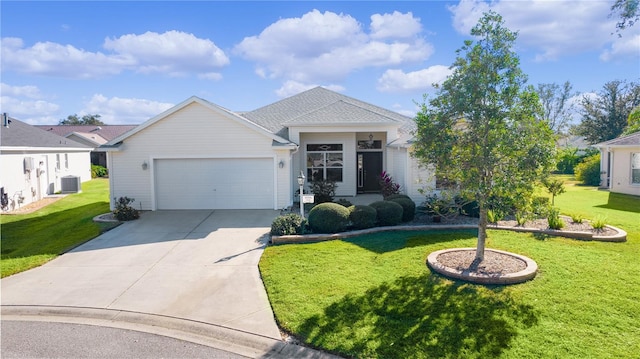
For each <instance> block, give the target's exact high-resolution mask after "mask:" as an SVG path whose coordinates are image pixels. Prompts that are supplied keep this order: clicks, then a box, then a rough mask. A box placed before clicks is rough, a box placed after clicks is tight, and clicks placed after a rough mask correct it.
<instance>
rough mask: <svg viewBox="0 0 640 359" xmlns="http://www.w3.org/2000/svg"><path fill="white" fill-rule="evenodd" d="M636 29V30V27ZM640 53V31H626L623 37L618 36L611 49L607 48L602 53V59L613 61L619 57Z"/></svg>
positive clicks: (636, 55) (636, 56)
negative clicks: (634, 32)
mask: <svg viewBox="0 0 640 359" xmlns="http://www.w3.org/2000/svg"><path fill="white" fill-rule="evenodd" d="M634 30H636V29H635V28H634ZM639 54H640V32H639V33H637V34H632V33H625V34H624V35H623V36H622V37H620V38H616V40H615V41H614V42H613V43H612V44H611V47H610V48H609V49H605V50H604V51H603V52H602V54H601V55H600V60H602V61H612V60H615V59H616V58H618V57H629V56H635V58H636V59H637V58H638V55H639Z"/></svg>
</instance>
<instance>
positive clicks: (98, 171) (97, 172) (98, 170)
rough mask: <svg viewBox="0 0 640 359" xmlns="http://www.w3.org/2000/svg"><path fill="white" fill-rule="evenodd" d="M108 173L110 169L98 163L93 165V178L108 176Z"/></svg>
mask: <svg viewBox="0 0 640 359" xmlns="http://www.w3.org/2000/svg"><path fill="white" fill-rule="evenodd" d="M108 175H109V171H108V170H107V169H106V168H104V167H102V166H98V165H91V178H98V177H107V176H108Z"/></svg>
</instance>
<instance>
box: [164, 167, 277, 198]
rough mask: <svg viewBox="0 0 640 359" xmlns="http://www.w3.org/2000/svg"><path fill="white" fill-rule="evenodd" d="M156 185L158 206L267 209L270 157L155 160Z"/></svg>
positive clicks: (271, 186) (269, 187) (271, 191)
mask: <svg viewBox="0 0 640 359" xmlns="http://www.w3.org/2000/svg"><path fill="white" fill-rule="evenodd" d="M155 185H156V188H155V190H156V205H157V208H158V209H270V208H273V201H274V192H273V191H274V190H273V189H274V185H273V160H272V159H269V158H243V159H163V160H156V161H155Z"/></svg>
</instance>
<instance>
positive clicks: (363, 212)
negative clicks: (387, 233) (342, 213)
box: [349, 205, 378, 229]
mask: <svg viewBox="0 0 640 359" xmlns="http://www.w3.org/2000/svg"><path fill="white" fill-rule="evenodd" d="M377 218H378V212H377V211H376V209H375V208H373V207H371V206H362V205H357V206H351V207H349V220H351V225H352V226H353V228H355V229H366V228H371V227H375V226H376V221H377Z"/></svg>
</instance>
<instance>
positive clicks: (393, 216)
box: [370, 201, 403, 226]
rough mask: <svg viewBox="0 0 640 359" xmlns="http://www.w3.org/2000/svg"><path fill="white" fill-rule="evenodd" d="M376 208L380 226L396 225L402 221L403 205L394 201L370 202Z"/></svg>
mask: <svg viewBox="0 0 640 359" xmlns="http://www.w3.org/2000/svg"><path fill="white" fill-rule="evenodd" d="M370 206H371V207H373V208H374V209H375V210H376V219H377V221H378V225H379V226H395V225H397V224H399V223H400V222H402V212H403V209H402V206H401V205H399V204H398V203H396V202H393V201H377V202H373V203H371V204H370Z"/></svg>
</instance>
